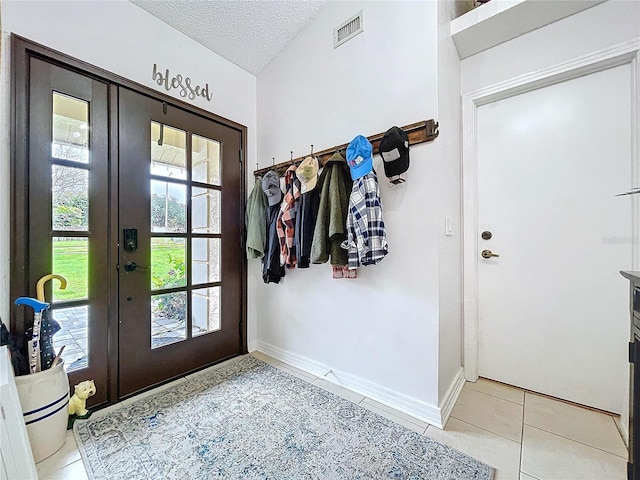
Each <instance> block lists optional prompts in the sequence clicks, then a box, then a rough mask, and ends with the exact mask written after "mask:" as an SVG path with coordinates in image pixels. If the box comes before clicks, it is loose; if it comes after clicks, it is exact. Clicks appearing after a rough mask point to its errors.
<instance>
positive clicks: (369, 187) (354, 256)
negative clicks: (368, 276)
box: [342, 171, 389, 270]
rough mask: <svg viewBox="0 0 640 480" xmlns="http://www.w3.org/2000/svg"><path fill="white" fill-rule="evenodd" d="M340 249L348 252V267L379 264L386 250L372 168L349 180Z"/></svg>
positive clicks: (376, 179) (378, 196) (377, 192)
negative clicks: (344, 229) (342, 238)
mask: <svg viewBox="0 0 640 480" xmlns="http://www.w3.org/2000/svg"><path fill="white" fill-rule="evenodd" d="M342 248H345V249H347V250H348V251H349V269H350V270H353V269H356V268H358V267H359V266H361V265H362V266H367V265H375V264H377V263H380V261H381V260H382V259H383V258H384V257H385V255H386V254H387V253H389V248H388V245H387V233H386V230H385V227H384V219H383V218H382V202H381V201H380V191H379V189H378V177H377V176H376V173H375V172H374V171H371V172H370V173H368V174H367V175H365V176H364V177H361V178H359V179H357V180H355V181H354V182H353V189H352V190H351V196H350V197H349V212H348V214H347V240H345V241H344V242H343V243H342Z"/></svg>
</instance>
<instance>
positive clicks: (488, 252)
mask: <svg viewBox="0 0 640 480" xmlns="http://www.w3.org/2000/svg"><path fill="white" fill-rule="evenodd" d="M481 255H482V257H483V258H491V257H499V256H500V255H498V254H497V253H493V252H492V251H491V250H483V251H482V254H481Z"/></svg>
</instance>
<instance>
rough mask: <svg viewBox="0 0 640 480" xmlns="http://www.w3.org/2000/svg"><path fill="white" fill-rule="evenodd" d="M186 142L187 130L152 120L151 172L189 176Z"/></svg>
mask: <svg viewBox="0 0 640 480" xmlns="http://www.w3.org/2000/svg"><path fill="white" fill-rule="evenodd" d="M186 144H187V134H186V132H185V131H183V130H178V129H177V128H173V127H169V126H167V125H162V124H160V123H158V122H151V174H152V175H162V176H163V177H172V178H180V179H185V178H187V168H186V167H187V155H186Z"/></svg>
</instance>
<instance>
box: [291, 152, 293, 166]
mask: <svg viewBox="0 0 640 480" xmlns="http://www.w3.org/2000/svg"><path fill="white" fill-rule="evenodd" d="M291 165H293V150H291Z"/></svg>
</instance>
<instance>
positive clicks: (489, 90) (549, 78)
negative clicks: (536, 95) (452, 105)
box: [462, 39, 640, 382]
mask: <svg viewBox="0 0 640 480" xmlns="http://www.w3.org/2000/svg"><path fill="white" fill-rule="evenodd" d="M626 64H631V72H632V73H631V75H632V78H631V84H632V92H631V98H632V105H631V111H632V119H631V122H632V127H633V128H632V132H631V143H632V146H631V149H632V157H633V160H632V171H631V172H630V173H631V177H632V178H633V179H635V182H634V184H635V185H638V186H640V134H639V133H638V128H640V39H639V40H634V41H632V42H625V43H621V44H618V45H614V46H612V47H610V48H606V49H603V50H599V51H597V52H594V53H592V54H589V55H584V56H581V57H578V58H575V59H573V60H570V61H567V62H564V63H561V64H558V65H554V66H552V67H549V68H545V69H542V70H538V71H536V72H532V73H527V74H525V75H521V76H518V77H515V78H512V79H509V80H506V81H503V82H499V83H496V84H493V85H490V86H488V87H484V88H481V89H479V90H476V91H473V92H471V93H468V94H465V95H463V97H462V125H463V137H462V225H463V236H462V302H463V310H462V315H463V331H464V333H463V364H464V376H465V378H466V379H467V380H469V381H471V382H475V381H476V380H477V379H478V366H479V345H478V337H479V335H478V330H479V320H480V319H479V293H478V287H479V285H478V262H479V259H478V252H479V242H478V159H477V110H478V108H479V107H481V106H483V105H487V104H489V103H492V102H495V101H498V100H503V99H506V98H509V97H513V96H515V95H519V94H521V93H526V92H530V91H532V90H536V89H539V88H544V87H548V86H551V85H554V84H556V83H560V82H564V81H567V80H571V79H574V78H577V77H581V76H584V75H588V74H591V73H597V72H600V71H603V70H607V69H609V68H613V67H617V66H620V65H626ZM639 197H640V195H639V196H631V198H630V200H631V202H632V204H631V211H632V219H631V222H632V223H631V231H632V238H633V239H636V241H635V242H632V246H631V248H632V262H631V263H632V269H633V270H638V269H640V242H638V241H637V239H640V220H639V219H640V198H639ZM622 267H623V266H622V265H621V268H622Z"/></svg>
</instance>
